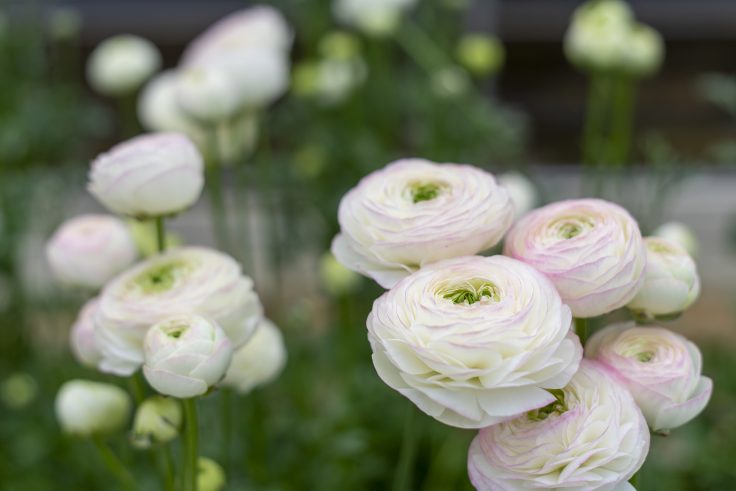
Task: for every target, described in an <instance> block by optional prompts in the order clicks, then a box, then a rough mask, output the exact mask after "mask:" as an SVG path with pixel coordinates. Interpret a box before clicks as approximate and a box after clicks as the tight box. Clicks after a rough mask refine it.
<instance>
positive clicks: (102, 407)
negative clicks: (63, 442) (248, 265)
mask: <svg viewBox="0 0 736 491" xmlns="http://www.w3.org/2000/svg"><path fill="white" fill-rule="evenodd" d="M130 406H131V404H130V397H128V393H127V392H125V391H124V390H123V389H121V388H119V387H116V386H114V385H110V384H103V383H99V382H90V381H88V380H70V381H68V382H65V383H64V385H62V386H61V389H59V392H58V394H57V395H56V418H57V419H58V421H59V424H60V425H61V428H62V430H64V432H65V433H69V434H72V435H78V436H92V435H102V434H107V433H114V432H116V431H118V430H121V429H122V428H123V427H124V426H125V424H126V423H127V421H128V417H129V416H130Z"/></svg>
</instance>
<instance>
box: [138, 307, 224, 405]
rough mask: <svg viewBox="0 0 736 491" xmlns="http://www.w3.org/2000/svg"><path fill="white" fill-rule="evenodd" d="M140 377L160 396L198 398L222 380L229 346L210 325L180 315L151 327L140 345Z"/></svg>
mask: <svg viewBox="0 0 736 491" xmlns="http://www.w3.org/2000/svg"><path fill="white" fill-rule="evenodd" d="M143 356H144V360H145V361H144V364H143V374H144V375H145V377H146V380H147V381H148V383H149V384H151V387H153V388H154V389H156V390H157V391H158V392H160V393H161V394H164V395H168V396H172V397H178V398H180V399H185V398H189V397H196V396H201V395H203V394H205V393H206V392H207V390H208V389H209V388H210V387H212V386H213V385H215V384H216V383H217V382H219V381H220V379H222V377H223V376H224V375H225V372H226V371H227V368H228V367H229V366H230V360H231V358H232V356H233V345H232V343H231V342H230V340H229V339H228V337H227V335H226V334H225V331H223V330H222V328H221V327H220V326H219V325H218V324H217V323H216V322H214V321H212V320H209V319H206V318H204V317H201V316H198V315H192V314H181V315H177V316H175V317H170V318H168V319H165V320H163V321H161V322H159V323H157V324H154V325H153V326H152V327H151V328H150V329H149V330H148V332H147V333H146V337H145V339H144V341H143Z"/></svg>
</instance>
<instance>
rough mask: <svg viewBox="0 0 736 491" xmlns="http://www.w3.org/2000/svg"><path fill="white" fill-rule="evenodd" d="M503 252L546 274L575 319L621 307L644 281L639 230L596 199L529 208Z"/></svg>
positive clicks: (621, 211) (611, 206)
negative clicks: (529, 210) (530, 209)
mask: <svg viewBox="0 0 736 491" xmlns="http://www.w3.org/2000/svg"><path fill="white" fill-rule="evenodd" d="M504 253H505V254H506V255H507V256H511V257H514V258H516V259H519V260H521V261H524V262H525V263H527V264H529V265H531V266H533V267H534V268H536V269H537V270H539V271H541V272H542V273H544V274H545V275H547V277H548V278H549V279H551V280H552V283H554V284H555V286H556V287H557V291H559V292H560V296H561V297H562V301H563V302H565V303H566V304H567V305H569V306H570V308H571V309H572V313H573V315H574V316H575V317H596V316H598V315H602V314H605V313H608V312H611V311H612V310H615V309H617V308H619V307H623V306H624V305H626V304H627V303H629V301H630V300H631V299H632V298H634V296H635V295H636V293H637V292H638V291H639V288H641V285H642V284H643V281H644V270H645V267H646V249H645V247H644V242H643V241H642V238H641V232H639V226H638V225H637V223H636V221H635V220H634V219H633V218H632V217H631V215H629V213H628V212H627V211H626V210H624V209H623V208H621V207H620V206H618V205H616V204H613V203H609V202H607V201H603V200H599V199H580V200H569V201H560V202H557V203H552V204H551V205H547V206H544V207H542V208H539V209H537V210H534V211H533V212H531V213H529V214H528V215H526V216H525V217H524V218H522V219H521V220H520V221H519V222H517V223H516V225H514V227H513V228H512V229H511V231H510V232H509V234H508V236H507V237H506V244H505V249H504Z"/></svg>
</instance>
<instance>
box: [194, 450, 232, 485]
mask: <svg viewBox="0 0 736 491" xmlns="http://www.w3.org/2000/svg"><path fill="white" fill-rule="evenodd" d="M226 482H227V481H226V480H225V471H224V470H222V467H221V466H220V464H218V463H217V462H215V461H214V460H212V459H208V458H206V457H200V458H199V460H198V461H197V489H198V490H199V491H219V490H220V489H222V488H224V487H225V484H226Z"/></svg>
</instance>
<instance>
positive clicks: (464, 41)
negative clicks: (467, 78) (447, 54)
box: [457, 34, 506, 76]
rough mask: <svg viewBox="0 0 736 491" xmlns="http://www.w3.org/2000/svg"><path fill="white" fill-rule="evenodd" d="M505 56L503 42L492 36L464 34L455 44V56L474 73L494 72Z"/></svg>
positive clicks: (482, 74)
mask: <svg viewBox="0 0 736 491" xmlns="http://www.w3.org/2000/svg"><path fill="white" fill-rule="evenodd" d="M505 57H506V54H505V51H504V47H503V44H502V43H501V41H500V40H498V39H497V38H495V37H493V36H488V35H485V34H466V35H465V36H463V37H462V38H461V39H460V42H459V43H458V45H457V58H458V60H459V61H460V63H461V64H462V65H463V66H464V67H465V68H467V69H468V70H469V71H470V72H471V73H473V74H474V75H479V76H485V75H490V74H492V73H496V72H498V71H499V70H500V69H501V66H503V62H504V59H505Z"/></svg>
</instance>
